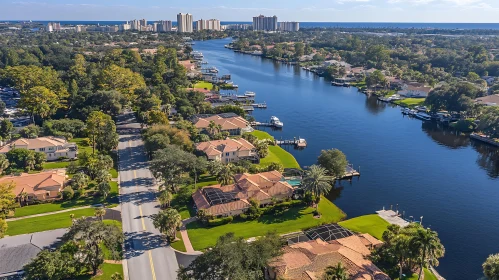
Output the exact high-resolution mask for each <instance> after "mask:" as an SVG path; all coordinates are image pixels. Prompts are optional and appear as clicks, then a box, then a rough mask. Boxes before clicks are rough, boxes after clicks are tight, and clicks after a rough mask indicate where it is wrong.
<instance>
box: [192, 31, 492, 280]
mask: <svg viewBox="0 0 499 280" xmlns="http://www.w3.org/2000/svg"><path fill="white" fill-rule="evenodd" d="M230 41H231V39H224V40H212V41H203V42H196V44H195V45H194V49H195V50H197V51H201V52H202V53H203V54H204V57H205V59H206V60H207V61H208V62H209V64H208V65H209V66H215V67H217V68H218V69H219V70H220V72H219V73H220V74H221V75H223V74H231V75H232V80H233V81H234V83H235V84H237V85H238V86H239V94H241V93H244V92H245V91H254V92H255V93H256V101H257V102H264V101H265V102H266V103H267V105H268V109H263V110H262V109H256V110H255V112H254V113H253V116H254V117H255V119H256V120H257V121H267V120H269V118H270V117H271V116H277V117H279V118H280V119H281V121H282V122H283V123H284V128H283V129H282V130H279V131H272V130H268V129H267V131H268V132H269V133H270V134H272V135H273V136H274V137H276V138H278V139H281V138H282V139H293V137H303V138H305V139H306V140H307V143H308V147H307V148H305V149H304V150H294V149H292V148H291V149H289V151H290V152H291V153H292V154H293V155H294V156H295V157H296V159H297V160H298V162H299V163H300V164H301V165H302V166H309V165H312V164H314V163H316V161H317V157H318V156H319V154H320V151H321V150H323V149H330V148H338V149H340V150H342V151H343V152H344V153H345V154H346V156H347V158H348V160H349V161H350V162H351V163H352V164H353V165H354V166H355V167H356V168H358V167H359V166H360V172H361V177H360V178H358V179H353V181H352V182H351V183H350V182H347V181H343V182H342V183H341V186H337V187H336V188H335V190H334V191H332V192H331V193H330V194H329V195H328V197H329V198H330V199H331V200H333V201H334V203H335V204H336V205H338V206H339V207H340V208H341V209H342V210H343V211H345V213H346V214H347V215H348V217H356V216H360V215H365V214H371V213H374V211H376V210H380V209H381V208H382V207H383V206H385V207H387V208H390V205H393V207H394V208H395V207H396V204H398V205H399V209H401V211H405V213H406V216H409V215H412V216H414V217H415V219H419V217H421V216H423V217H424V218H423V225H424V226H426V227H431V228H432V229H434V230H436V231H438V233H439V236H440V238H441V240H442V242H443V244H444V245H445V248H446V256H445V257H444V258H443V259H441V262H440V266H439V267H438V271H439V272H440V273H441V274H442V275H443V276H444V277H446V278H447V279H449V280H461V279H462V280H470V279H478V278H479V277H481V270H482V269H481V264H482V263H483V261H484V260H485V259H486V258H487V256H488V255H489V254H493V253H499V222H498V221H499V203H498V201H499V149H496V148H493V147H490V146H487V145H484V144H480V143H477V142H474V141H470V139H469V137H468V136H467V135H459V134H456V133H454V132H452V131H449V130H446V129H444V128H441V127H439V126H438V125H436V124H434V123H431V122H430V123H423V122H422V121H420V120H417V119H412V118H408V117H404V116H403V115H402V114H401V113H400V108H397V107H394V106H391V105H387V104H386V103H380V102H378V101H377V100H376V98H375V97H374V98H367V97H366V96H365V95H364V94H362V93H359V92H358V91H357V89H355V88H343V87H333V86H331V84H330V83H329V82H327V81H325V80H324V79H322V78H319V77H317V76H315V75H313V74H312V73H309V72H306V71H304V70H302V69H300V68H299V67H294V66H289V65H285V64H281V63H278V62H274V61H271V60H268V59H262V58H261V57H256V56H251V55H245V54H240V53H235V52H233V51H231V50H228V49H225V48H224V47H223V46H224V45H225V44H227V43H229V42H230Z"/></svg>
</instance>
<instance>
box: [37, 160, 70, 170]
mask: <svg viewBox="0 0 499 280" xmlns="http://www.w3.org/2000/svg"><path fill="white" fill-rule="evenodd" d="M70 162H71V161H50V162H46V163H44V164H43V169H56V168H66V167H68V165H69V163H70Z"/></svg>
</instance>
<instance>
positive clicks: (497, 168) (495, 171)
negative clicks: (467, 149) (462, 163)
mask: <svg viewBox="0 0 499 280" xmlns="http://www.w3.org/2000/svg"><path fill="white" fill-rule="evenodd" d="M471 147H473V149H474V150H475V151H477V152H478V158H477V160H476V163H477V164H478V166H480V167H481V168H482V169H484V170H485V171H487V175H489V176H490V177H492V178H499V149H498V148H496V147H492V146H490V145H487V144H482V143H480V142H478V141H475V140H472V141H471Z"/></svg>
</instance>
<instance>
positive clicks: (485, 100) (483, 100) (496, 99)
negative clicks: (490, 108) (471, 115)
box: [475, 94, 499, 106]
mask: <svg viewBox="0 0 499 280" xmlns="http://www.w3.org/2000/svg"><path fill="white" fill-rule="evenodd" d="M475 102H477V103H480V104H494V103H495V104H496V105H498V106H499V94H493V95H489V96H483V97H478V98H477V99H475Z"/></svg>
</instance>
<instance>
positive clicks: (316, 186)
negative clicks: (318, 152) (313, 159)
mask: <svg viewBox="0 0 499 280" xmlns="http://www.w3.org/2000/svg"><path fill="white" fill-rule="evenodd" d="M302 185H303V188H304V189H305V191H309V192H311V193H312V194H313V195H315V200H316V203H319V201H320V199H321V195H325V194H327V193H328V192H329V191H330V190H331V188H332V187H333V186H332V185H331V183H330V182H329V181H328V180H327V178H326V169H324V168H322V167H320V166H318V165H312V166H310V168H309V169H308V170H307V172H306V173H305V178H304V179H303V181H302Z"/></svg>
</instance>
